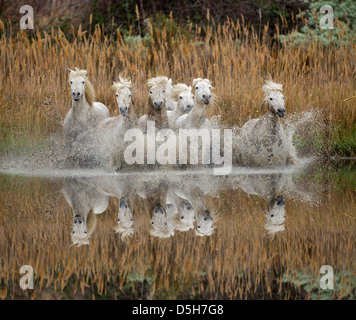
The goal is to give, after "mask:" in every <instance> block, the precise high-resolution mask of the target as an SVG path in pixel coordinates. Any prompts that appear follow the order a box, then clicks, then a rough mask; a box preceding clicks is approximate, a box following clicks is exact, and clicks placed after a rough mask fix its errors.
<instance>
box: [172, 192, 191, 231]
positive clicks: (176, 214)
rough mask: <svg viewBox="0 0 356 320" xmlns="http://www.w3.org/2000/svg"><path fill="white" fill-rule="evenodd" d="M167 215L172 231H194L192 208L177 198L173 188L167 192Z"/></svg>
mask: <svg viewBox="0 0 356 320" xmlns="http://www.w3.org/2000/svg"><path fill="white" fill-rule="evenodd" d="M167 214H168V217H169V218H170V219H169V222H170V223H171V224H172V227H173V228H174V229H176V230H178V231H182V232H185V231H188V230H190V229H194V221H195V213H194V208H193V206H192V205H191V203H190V202H189V201H188V200H187V199H183V198H181V197H179V196H178V195H177V194H176V193H175V191H174V188H170V189H169V191H168V195H167Z"/></svg>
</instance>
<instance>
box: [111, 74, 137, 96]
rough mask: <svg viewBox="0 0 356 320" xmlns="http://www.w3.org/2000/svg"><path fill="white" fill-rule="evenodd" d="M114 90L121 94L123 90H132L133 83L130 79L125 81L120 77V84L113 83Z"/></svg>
mask: <svg viewBox="0 0 356 320" xmlns="http://www.w3.org/2000/svg"><path fill="white" fill-rule="evenodd" d="M112 88H113V89H114V90H116V91H118V92H120V91H121V90H122V89H124V88H127V89H130V90H131V88H132V82H131V79H130V78H127V79H124V78H122V77H121V75H119V81H118V82H115V81H114V82H113V85H112Z"/></svg>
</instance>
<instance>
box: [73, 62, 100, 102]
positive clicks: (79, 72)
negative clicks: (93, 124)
mask: <svg viewBox="0 0 356 320" xmlns="http://www.w3.org/2000/svg"><path fill="white" fill-rule="evenodd" d="M69 71H70V73H69V82H70V81H71V80H72V79H74V78H76V77H83V78H84V79H85V99H86V100H87V102H88V103H89V105H90V106H93V103H94V101H95V91H94V88H93V85H92V83H91V82H90V80H89V78H88V77H87V73H88V71H87V70H83V69H79V68H77V67H75V70H71V69H69Z"/></svg>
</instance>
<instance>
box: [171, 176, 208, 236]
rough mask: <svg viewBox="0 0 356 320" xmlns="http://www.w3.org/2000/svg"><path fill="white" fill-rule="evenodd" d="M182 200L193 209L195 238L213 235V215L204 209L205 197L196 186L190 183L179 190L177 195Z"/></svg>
mask: <svg viewBox="0 0 356 320" xmlns="http://www.w3.org/2000/svg"><path fill="white" fill-rule="evenodd" d="M177 194H179V195H180V196H181V197H182V198H183V199H187V200H188V201H189V203H190V204H191V206H192V208H194V213H195V216H194V219H195V220H196V229H195V234H196V235H197V236H210V235H212V234H213V233H214V225H213V215H212V213H211V212H210V210H208V209H207V208H206V204H205V195H204V192H203V191H202V190H201V188H200V187H198V186H197V184H195V183H194V180H193V181H192V184H190V185H186V186H184V190H183V188H180V190H179V193H178V192H177Z"/></svg>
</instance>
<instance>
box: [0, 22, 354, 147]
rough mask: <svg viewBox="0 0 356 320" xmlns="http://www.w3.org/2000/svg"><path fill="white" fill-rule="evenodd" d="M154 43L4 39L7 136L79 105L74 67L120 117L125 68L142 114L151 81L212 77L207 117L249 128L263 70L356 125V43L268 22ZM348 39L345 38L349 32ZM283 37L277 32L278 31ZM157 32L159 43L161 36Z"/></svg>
mask: <svg viewBox="0 0 356 320" xmlns="http://www.w3.org/2000/svg"><path fill="white" fill-rule="evenodd" d="M150 27H151V33H152V35H153V34H155V37H152V38H151V39H152V40H151V42H150V44H147V43H144V41H142V42H138V43H135V44H128V43H126V42H125V41H124V40H123V38H122V36H121V34H120V32H119V31H117V35H116V38H112V37H108V36H106V35H105V34H104V32H103V28H101V27H99V26H96V28H95V32H94V33H93V35H90V36H89V38H88V37H87V34H86V32H82V31H81V27H79V28H78V30H75V29H74V28H72V34H71V36H73V40H72V41H69V40H68V39H67V38H66V36H65V35H64V34H63V33H62V32H61V31H57V30H54V29H52V31H51V32H50V33H39V32H37V33H31V32H28V33H25V32H19V33H17V34H14V35H10V36H5V33H4V34H3V35H2V36H1V38H0V48H1V50H0V61H1V62H0V84H1V87H0V117H1V127H2V130H0V134H1V136H2V138H4V137H5V136H6V135H10V136H11V139H12V140H16V139H18V138H19V137H21V136H26V137H27V139H29V140H31V139H36V138H38V137H40V136H43V135H44V136H46V135H48V134H50V133H53V132H55V131H57V130H58V129H60V128H61V121H62V120H63V119H64V116H65V114H66V113H67V112H68V110H69V109H70V106H71V101H70V93H69V85H68V83H67V79H68V70H67V68H74V67H75V66H77V67H80V68H84V69H88V76H89V77H90V79H91V81H92V83H93V84H94V88H95V91H96V96H97V100H98V101H101V102H103V103H104V104H106V105H108V107H109V109H110V111H111V114H116V112H117V111H116V104H115V99H114V95H113V94H112V92H111V90H110V86H111V84H112V81H116V80H117V79H118V76H119V74H120V73H122V74H123V75H124V76H127V77H131V78H132V80H133V82H134V86H135V88H136V90H135V100H136V101H137V104H136V107H137V110H136V113H137V114H138V115H141V114H142V113H143V110H144V106H145V104H146V102H147V98H148V95H147V88H146V84H145V83H146V80H147V79H148V78H150V77H152V76H157V75H167V76H169V77H171V78H172V79H173V82H174V83H177V82H185V83H188V84H190V83H191V81H192V79H193V78H196V77H204V78H209V79H210V80H212V81H213V84H214V86H215V87H216V94H217V95H218V96H219V97H220V100H219V103H218V104H217V106H216V107H214V108H211V109H210V110H209V116H211V115H215V114H221V116H222V120H223V121H224V122H225V123H226V124H227V125H230V126H231V125H235V124H237V125H241V124H243V123H244V122H245V121H246V120H247V119H248V118H249V117H250V116H252V117H255V116H256V115H259V114H260V105H261V101H262V92H261V77H263V76H267V75H269V74H270V75H271V76H272V77H273V78H274V79H275V80H276V81H278V82H281V83H282V84H283V85H284V90H285V96H286V107H287V112H289V113H292V112H301V111H304V110H310V109H311V108H315V109H320V110H322V112H323V114H324V115H325V121H326V122H328V123H329V122H331V123H334V124H336V123H338V122H340V121H341V123H342V124H343V126H345V128H350V127H351V126H353V125H354V123H355V114H356V113H355V100H352V99H351V100H348V101H344V100H345V99H347V98H349V97H352V96H354V95H355V90H356V89H355V88H356V82H355V74H356V50H355V42H354V39H352V40H351V44H350V45H342V46H341V45H340V46H333V47H323V46H322V45H321V44H320V43H318V42H316V41H314V42H311V43H309V44H305V45H304V46H303V47H301V46H298V47H296V46H293V45H287V44H285V43H284V44H281V43H279V42H278V41H276V39H275V38H274V39H271V38H269V36H268V33H267V30H268V28H267V26H266V28H265V29H264V32H263V36H262V40H259V39H258V36H257V34H256V32H255V31H254V30H253V29H251V28H248V27H247V26H245V25H243V24H241V23H239V22H237V23H234V22H232V21H230V20H229V21H228V22H227V23H225V24H224V25H218V26H213V25H210V26H209V27H207V29H206V32H205V35H204V36H202V35H201V30H200V29H199V27H196V30H195V31H194V29H193V28H192V26H191V27H190V28H191V29H192V30H191V34H192V38H191V39H187V38H185V37H184V35H182V36H180V37H176V38H172V39H167V36H166V34H167V32H166V30H165V29H163V30H160V31H158V30H154V28H152V26H150ZM344 36H345V37H346V35H344ZM276 37H278V34H277V35H276ZM154 39H156V40H154Z"/></svg>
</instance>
